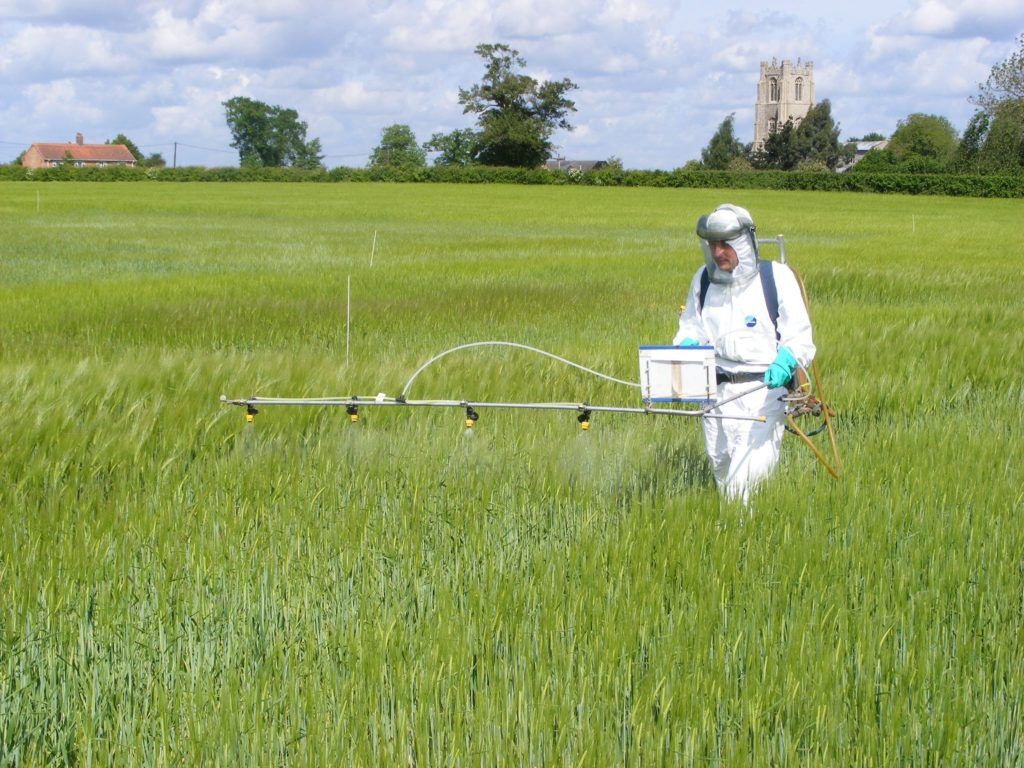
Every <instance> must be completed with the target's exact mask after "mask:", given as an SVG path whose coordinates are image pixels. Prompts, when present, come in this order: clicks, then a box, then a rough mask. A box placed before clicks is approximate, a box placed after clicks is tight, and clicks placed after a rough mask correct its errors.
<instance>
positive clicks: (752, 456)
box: [704, 383, 786, 504]
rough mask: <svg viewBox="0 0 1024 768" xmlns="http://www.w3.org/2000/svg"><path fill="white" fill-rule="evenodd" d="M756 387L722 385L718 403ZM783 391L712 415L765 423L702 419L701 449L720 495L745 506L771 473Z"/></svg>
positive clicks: (778, 441)
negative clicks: (762, 419) (753, 419)
mask: <svg viewBox="0 0 1024 768" xmlns="http://www.w3.org/2000/svg"><path fill="white" fill-rule="evenodd" d="M754 386H756V384H754V383H746V384H722V385H720V386H719V387H718V399H719V400H725V399H728V398H730V397H734V396H735V395H738V394H740V393H741V392H745V391H747V390H749V389H751V388H752V387H754ZM785 393H786V390H785V389H784V388H781V387H780V388H777V389H770V390H765V389H762V390H758V391H757V392H754V393H752V394H749V395H747V396H745V397H741V398H739V399H738V400H734V401H733V402H731V403H726V404H725V405H723V406H722V407H721V408H720V409H718V410H716V411H714V412H713V413H716V414H719V413H720V414H721V415H723V416H744V417H748V418H750V417H757V416H764V417H765V421H764V422H763V423H762V422H757V421H740V420H732V419H707V418H706V419H704V446H705V448H706V449H707V453H708V459H709V460H710V461H711V470H712V472H714V475H715V482H716V483H717V485H718V488H719V490H720V491H722V493H723V494H725V495H726V496H727V497H730V498H737V499H741V500H742V501H743V503H744V504H746V503H747V502H748V501H749V499H750V493H751V491H752V490H753V488H754V487H755V486H756V485H757V483H758V482H760V481H761V480H763V479H764V478H766V477H767V476H768V475H770V474H771V473H772V470H774V469H775V465H776V464H777V463H778V461H779V449H780V447H781V446H782V435H783V432H784V427H785V418H786V417H785V406H784V404H783V403H782V402H781V401H780V400H779V398H780V397H782V396H783V395H785Z"/></svg>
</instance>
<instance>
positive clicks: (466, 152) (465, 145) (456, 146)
mask: <svg viewBox="0 0 1024 768" xmlns="http://www.w3.org/2000/svg"><path fill="white" fill-rule="evenodd" d="M477 144H478V137H477V133H476V131H474V130H473V129H472V128H460V129H458V130H454V131H451V132H450V133H442V132H438V133H435V134H433V135H432V136H431V137H430V139H428V140H427V141H425V142H424V143H423V149H424V150H425V151H427V152H439V153H440V154H439V155H438V156H437V157H435V158H434V165H469V164H470V163H472V162H473V158H474V156H475V155H476V153H477V151H478V147H477Z"/></svg>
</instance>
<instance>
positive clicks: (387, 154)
mask: <svg viewBox="0 0 1024 768" xmlns="http://www.w3.org/2000/svg"><path fill="white" fill-rule="evenodd" d="M380 137H381V138H380V144H378V145H377V146H376V147H375V148H374V150H373V153H372V154H371V155H370V167H371V168H422V167H423V166H425V165H426V164H427V153H426V151H424V149H423V148H422V147H421V146H420V145H419V144H418V143H417V142H416V135H415V134H414V133H413V132H412V128H410V127H409V126H408V125H404V124H402V123H395V124H394V125H389V126H388V127H387V128H384V129H382V130H381V132H380Z"/></svg>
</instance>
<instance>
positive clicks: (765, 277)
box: [697, 259, 782, 341]
mask: <svg viewBox="0 0 1024 768" xmlns="http://www.w3.org/2000/svg"><path fill="white" fill-rule="evenodd" d="M757 271H758V275H759V277H760V279H761V290H762V291H763V292H764V303H765V306H767V307H768V316H769V317H770V318H771V319H772V325H774V326H775V340H776V341H781V340H782V334H780V333H779V291H778V289H776V287H775V272H774V271H773V270H772V263H771V261H766V260H761V259H758V260H757ZM710 287H711V275H710V274H708V268H707V267H704V270H703V271H702V272H701V273H700V297H699V298H698V304H697V309H698V311H700V312H703V311H704V299H705V298H707V295H708V288H710Z"/></svg>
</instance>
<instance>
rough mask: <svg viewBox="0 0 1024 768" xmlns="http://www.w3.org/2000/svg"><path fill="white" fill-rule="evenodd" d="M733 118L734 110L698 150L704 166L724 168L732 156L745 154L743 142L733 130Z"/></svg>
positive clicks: (727, 165)
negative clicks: (709, 139)
mask: <svg viewBox="0 0 1024 768" xmlns="http://www.w3.org/2000/svg"><path fill="white" fill-rule="evenodd" d="M735 119H736V113H735V112H733V113H732V114H730V115H729V116H728V117H727V118H725V120H723V121H722V123H721V125H719V126H718V130H717V131H715V135H714V136H712V137H711V141H709V142H708V145H707V146H706V147H704V149H702V150H701V151H700V160H701V162H702V163H703V164H704V167H705V168H712V169H714V170H719V171H721V170H725V169H726V168H728V167H729V163H730V162H732V160H733V159H734V158H737V157H743V155H744V154H745V153H744V147H743V142H741V141H740V140H739V139H737V138H736V134H735V133H734V132H733V120H735Z"/></svg>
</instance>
